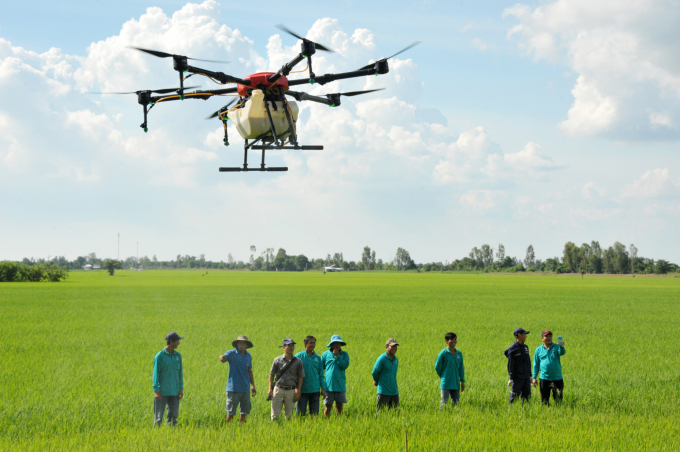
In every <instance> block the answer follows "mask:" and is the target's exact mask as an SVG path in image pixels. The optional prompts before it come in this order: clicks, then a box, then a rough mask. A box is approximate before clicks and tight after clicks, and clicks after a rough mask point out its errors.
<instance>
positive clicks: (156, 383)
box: [153, 349, 184, 396]
mask: <svg viewBox="0 0 680 452" xmlns="http://www.w3.org/2000/svg"><path fill="white" fill-rule="evenodd" d="M180 389H184V377H183V374H182V355H180V354H179V352H178V351H177V350H175V351H174V352H173V353H172V355H171V354H170V353H168V351H167V350H166V349H163V350H161V351H160V352H158V354H157V355H156V358H154V360H153V390H154V392H158V391H160V393H161V395H162V396H176V395H179V390H180Z"/></svg>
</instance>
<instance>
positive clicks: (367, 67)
mask: <svg viewBox="0 0 680 452" xmlns="http://www.w3.org/2000/svg"><path fill="white" fill-rule="evenodd" d="M421 42H422V41H416V42H414V43H413V44H411V45H409V46H406V47H404V48H403V49H401V50H400V51H398V52H397V53H395V54H394V55H392V56H388V57H386V58H380V59H379V60H378V61H387V60H389V59H390V58H393V57H395V56H397V55H399V54H400V53H404V52H406V51H407V50H408V49H410V48H412V47H415V46H417V45H418V44H420V43H421ZM378 61H376V63H377V62H378ZM374 66H375V63H371V64H367V65H366V66H364V67H362V68H359V69H358V70H359V71H363V70H364V69H370V68H372V67H374Z"/></svg>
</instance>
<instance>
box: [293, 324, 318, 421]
mask: <svg viewBox="0 0 680 452" xmlns="http://www.w3.org/2000/svg"><path fill="white" fill-rule="evenodd" d="M314 348H316V338H315V337H314V336H307V337H305V349H304V350H303V351H301V352H300V353H298V354H297V355H295V356H296V357H298V358H300V360H302V367H303V368H304V370H305V378H304V379H303V380H302V388H300V393H301V395H300V400H298V403H297V407H296V409H295V411H296V413H297V414H299V415H301V416H304V415H306V414H307V405H309V415H310V416H316V415H318V414H319V401H320V400H319V399H320V396H323V397H325V396H326V380H325V379H324V378H323V366H322V365H321V356H319V355H318V354H317V353H316V352H315V351H314ZM319 391H321V394H319Z"/></svg>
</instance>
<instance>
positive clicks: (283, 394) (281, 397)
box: [272, 386, 295, 421]
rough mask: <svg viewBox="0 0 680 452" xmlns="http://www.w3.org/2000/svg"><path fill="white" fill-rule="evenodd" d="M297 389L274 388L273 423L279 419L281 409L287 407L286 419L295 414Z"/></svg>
mask: <svg viewBox="0 0 680 452" xmlns="http://www.w3.org/2000/svg"><path fill="white" fill-rule="evenodd" d="M294 400H295V389H281V388H279V387H278V386H274V397H273V398H272V421H273V420H275V419H276V418H278V417H279V415H280V414H281V409H282V408H283V406H284V405H285V406H286V417H290V416H291V415H292V414H293V409H294V408H295V402H294Z"/></svg>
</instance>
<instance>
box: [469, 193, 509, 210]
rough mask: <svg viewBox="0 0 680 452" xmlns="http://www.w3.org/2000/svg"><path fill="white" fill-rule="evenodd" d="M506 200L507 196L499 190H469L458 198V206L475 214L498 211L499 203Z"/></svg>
mask: <svg viewBox="0 0 680 452" xmlns="http://www.w3.org/2000/svg"><path fill="white" fill-rule="evenodd" d="M507 198H508V194H507V193H506V192H504V191H499V190H469V191H468V192H467V193H465V194H464V195H462V196H461V197H460V204H461V205H462V206H463V207H468V208H471V209H472V210H474V211H475V212H477V213H486V212H489V211H495V210H499V209H500V208H501V202H502V201H504V200H505V199H507Z"/></svg>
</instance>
